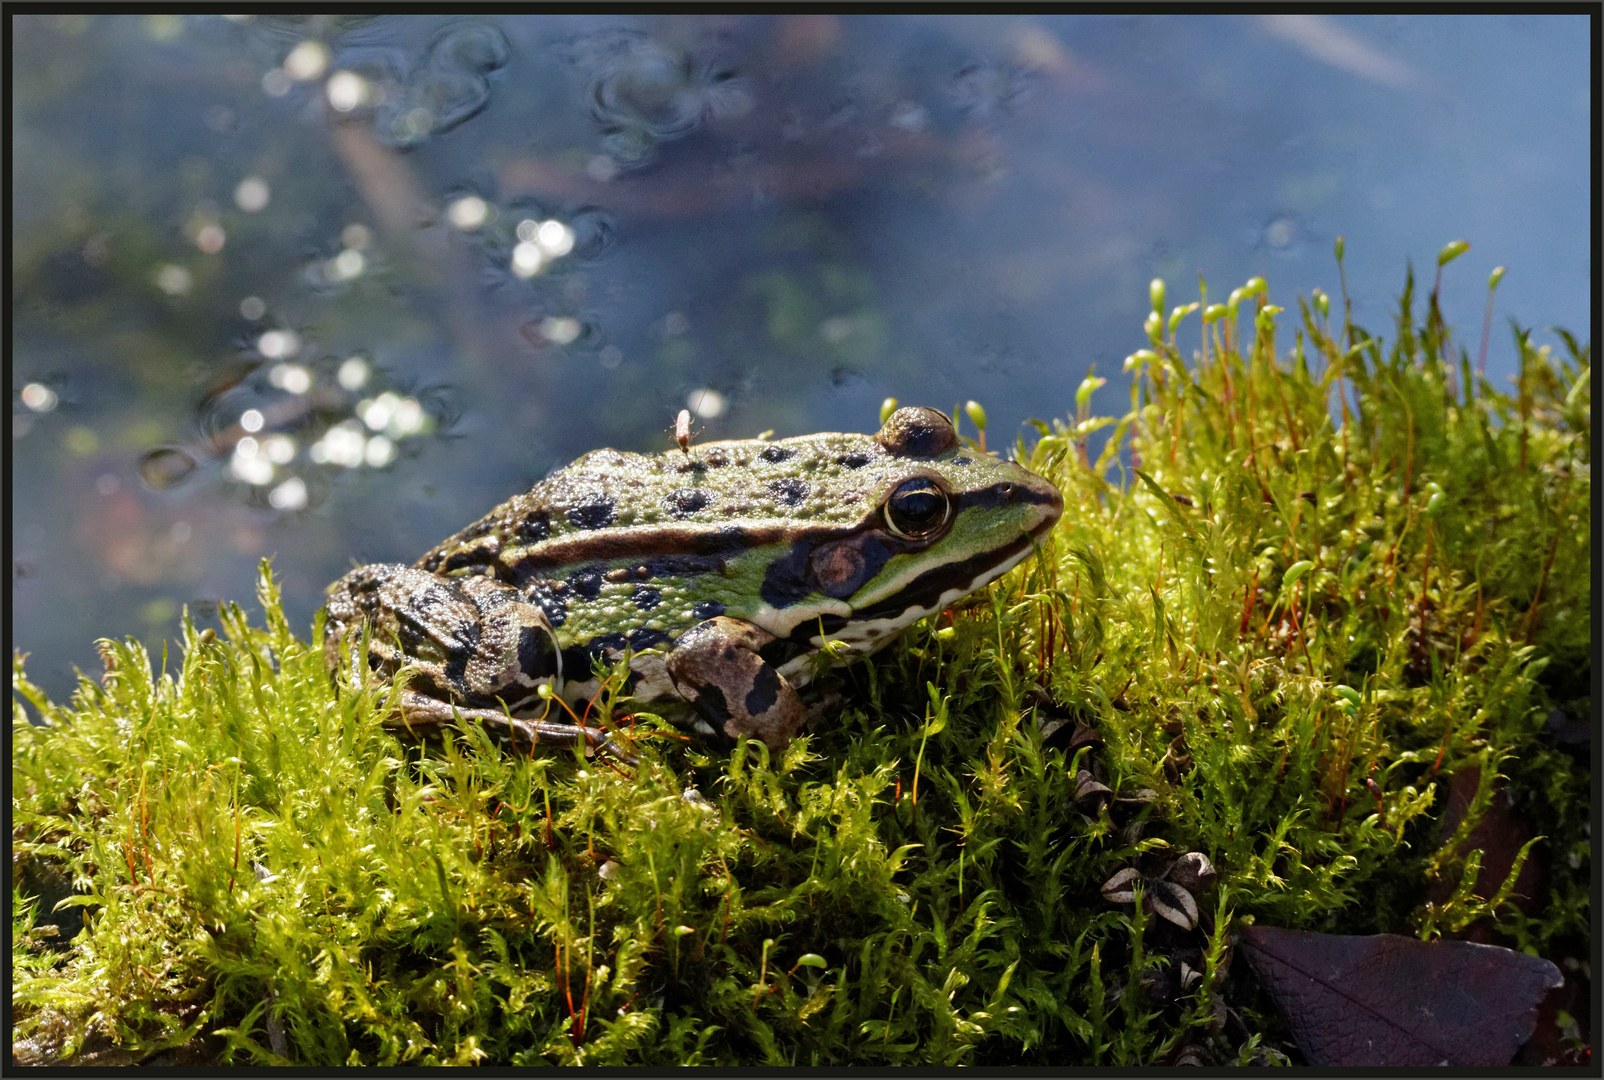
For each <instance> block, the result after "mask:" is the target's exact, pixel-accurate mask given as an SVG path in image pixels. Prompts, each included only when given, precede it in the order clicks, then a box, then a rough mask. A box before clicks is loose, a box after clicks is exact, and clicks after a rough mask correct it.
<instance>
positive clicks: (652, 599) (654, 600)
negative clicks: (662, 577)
mask: <svg viewBox="0 0 1604 1080" xmlns="http://www.w3.org/2000/svg"><path fill="white" fill-rule="evenodd" d="M632 599H633V600H634V601H635V606H636V607H637V608H639V609H640V610H642V611H650V610H652V608H654V607H656V606H657V605H658V604H661V603H662V602H663V594H662V593H661V592H659V591H658V590H656V589H654V588H652V587H651V586H650V585H637V586H635V595H634V596H633V597H632Z"/></svg>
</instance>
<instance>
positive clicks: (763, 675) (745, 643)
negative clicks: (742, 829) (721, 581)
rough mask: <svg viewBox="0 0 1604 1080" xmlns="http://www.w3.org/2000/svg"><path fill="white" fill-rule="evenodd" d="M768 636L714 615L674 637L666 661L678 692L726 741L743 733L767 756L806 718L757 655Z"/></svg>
mask: <svg viewBox="0 0 1604 1080" xmlns="http://www.w3.org/2000/svg"><path fill="white" fill-rule="evenodd" d="M773 640H774V636H773V635H772V634H770V633H768V632H766V631H764V630H761V629H759V628H758V627H756V626H753V625H752V624H751V623H745V622H741V621H740V620H739V619H731V618H728V617H726V616H722V615H721V616H719V617H718V618H715V619H708V620H707V621H706V622H702V623H698V624H697V625H695V626H693V627H691V629H689V630H687V631H686V632H685V633H684V634H682V635H680V638H679V640H678V641H677V642H676V643H675V645H674V648H673V649H672V650H671V651H670V652H669V654H668V658H667V661H666V664H667V668H668V674H669V676H670V677H671V678H672V679H673V680H674V687H675V689H676V690H678V691H679V693H680V696H682V697H683V698H685V700H686V701H689V702H690V703H691V704H692V705H693V706H695V708H696V711H697V712H699V713H701V714H702V716H703V717H704V718H705V719H706V720H707V721H708V722H709V723H711V724H712V725H713V727H714V729H715V730H719V731H723V732H724V734H726V735H728V736H729V737H730V738H732V739H736V738H739V737H741V736H742V735H749V736H751V737H753V738H755V739H759V740H761V741H762V743H763V744H764V745H765V746H767V747H768V748H769V752H770V753H771V754H776V753H779V752H780V751H781V750H783V749H785V747H786V746H787V745H788V744H789V743H790V741H791V736H793V735H795V734H796V732H797V729H798V728H800V727H801V726H802V724H803V722H804V721H806V720H807V718H808V709H807V706H806V705H804V704H802V699H801V698H800V697H799V696H798V695H797V692H796V689H795V688H794V687H793V686H792V685H791V684H790V683H788V682H786V681H785V678H784V676H782V675H781V674H780V673H779V672H778V671H776V670H775V669H774V668H773V666H771V665H770V664H769V663H768V662H767V661H765V660H764V659H763V658H762V657H761V656H759V655H758V650H759V649H761V648H762V647H763V646H764V645H767V644H768V643H769V642H770V641H773Z"/></svg>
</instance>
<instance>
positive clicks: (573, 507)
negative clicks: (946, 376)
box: [324, 406, 1064, 761]
mask: <svg viewBox="0 0 1604 1080" xmlns="http://www.w3.org/2000/svg"><path fill="white" fill-rule="evenodd" d="M676 441H677V442H678V444H679V445H678V447H677V448H676V449H670V450H667V451H663V452H658V453H632V452H624V451H618V450H612V449H602V450H595V451H592V452H590V453H588V454H585V455H584V456H582V457H580V458H578V459H577V460H575V461H574V462H573V463H572V464H570V465H568V466H567V467H565V468H562V469H560V470H558V471H556V472H554V473H552V474H551V475H550V476H548V477H547V478H546V479H544V480H542V481H540V482H538V483H536V484H535V485H534V486H533V487H532V488H530V489H529V490H528V491H526V492H524V493H523V494H521V495H516V496H514V497H513V498H511V499H508V500H507V501H506V502H504V503H502V504H501V505H499V506H497V507H495V508H494V509H492V510H491V511H490V512H489V513H488V514H486V515H485V516H484V517H482V518H480V519H479V520H478V521H477V522H475V523H474V524H472V525H469V526H468V527H467V528H465V529H463V530H461V531H460V532H458V533H457V534H456V535H455V536H452V537H451V538H450V539H448V540H446V541H444V542H443V543H441V544H439V545H437V546H436V547H435V548H433V549H432V550H430V551H429V552H427V553H426V554H424V555H423V556H422V557H421V558H420V559H418V560H417V561H416V562H415V563H413V564H412V565H410V566H405V565H401V564H396V563H377V564H372V565H367V566H361V567H358V568H356V569H353V570H352V571H350V572H349V573H347V574H346V575H344V576H343V577H342V578H340V579H339V580H338V581H337V582H335V583H334V584H333V585H331V586H330V587H329V590H328V596H327V600H326V602H325V605H324V609H325V620H324V627H325V637H324V653H325V662H326V665H327V667H328V670H329V672H330V675H331V677H335V678H337V676H338V673H339V671H340V670H341V668H342V666H350V665H363V664H365V666H366V667H367V668H368V669H369V670H370V671H372V672H375V673H377V674H378V676H379V677H381V678H382V679H386V680H394V679H396V678H397V677H398V676H399V675H401V674H402V671H403V669H406V671H407V678H405V679H404V680H401V681H402V684H403V687H404V688H403V689H402V691H401V693H400V697H399V702H398V704H399V706H400V708H399V711H398V715H397V719H396V720H395V721H394V722H395V723H397V724H398V725H400V726H404V727H405V728H406V729H407V730H409V731H412V732H413V733H415V734H416V733H420V732H421V733H430V732H437V731H440V730H442V729H444V728H446V727H447V726H449V725H453V724H456V725H460V724H461V723H462V722H463V721H464V720H469V721H478V722H479V723H481V724H483V725H484V728H485V730H486V731H488V732H491V733H492V734H494V735H495V736H497V737H498V738H500V739H501V740H503V741H507V742H513V743H518V744H520V745H526V746H531V747H532V746H540V747H546V748H551V749H563V748H569V749H574V748H577V749H579V750H581V751H582V753H583V754H584V755H586V756H587V757H588V756H594V755H596V754H605V755H608V756H611V757H614V758H622V759H624V760H630V761H633V760H635V759H634V758H633V757H632V756H631V755H628V754H627V752H625V751H623V750H622V749H621V748H620V747H619V745H618V743H617V742H615V741H614V736H613V734H612V733H610V732H608V731H604V730H602V729H601V728H600V727H597V726H594V725H592V724H590V723H587V722H585V720H586V719H587V717H586V715H585V714H584V713H583V712H576V711H574V710H579V709H583V708H584V705H585V704H586V703H588V702H590V701H592V700H593V699H594V697H595V696H596V695H597V694H598V692H599V691H600V690H601V688H602V679H603V673H604V672H606V671H608V670H610V669H616V666H617V665H619V664H621V663H624V662H626V661H627V665H628V672H627V675H626V676H625V677H624V683H623V687H622V697H623V698H627V699H628V700H629V701H631V702H632V703H634V704H637V705H640V706H642V707H646V708H651V709H653V710H654V711H658V712H659V713H660V714H662V715H665V716H669V717H674V718H677V719H682V720H683V722H685V723H687V725H688V726H689V727H690V728H692V729H694V730H695V731H697V732H699V733H700V734H701V735H702V736H704V737H708V738H711V739H713V740H715V741H718V742H722V743H725V744H733V743H734V742H736V741H738V740H739V739H740V738H742V737H746V738H749V739H755V740H757V741H759V742H761V743H762V744H763V745H764V746H766V747H767V748H768V750H769V751H770V753H771V754H777V753H779V752H781V751H783V750H784V749H785V748H786V747H787V746H788V745H789V744H790V742H791V741H792V739H793V738H794V737H795V736H796V735H797V733H798V732H799V731H801V730H802V729H803V728H804V727H805V726H811V725H812V724H814V723H816V721H817V719H818V715H819V711H820V708H821V706H820V705H818V704H809V703H808V702H807V701H805V700H804V697H803V692H804V691H805V690H807V689H808V688H809V684H810V683H813V682H814V681H815V680H816V679H818V678H819V677H820V676H821V675H822V674H824V673H826V672H828V671H830V670H831V669H833V668H835V667H837V666H841V665H844V664H848V663H851V662H853V661H856V660H858V659H861V658H862V657H865V656H868V655H870V654H872V653H875V652H877V651H879V650H880V649H882V648H884V647H885V646H886V645H888V644H890V643H891V642H892V641H894V640H896V638H897V637H898V636H899V635H900V634H901V633H902V632H903V631H904V630H906V629H908V628H909V627H910V626H912V625H913V624H915V623H917V622H918V621H919V620H921V619H924V618H926V617H927V616H930V615H932V614H935V613H937V612H940V611H943V610H945V609H947V608H948V607H949V606H951V605H952V604H953V603H955V602H956V601H958V600H959V599H961V598H962V597H965V596H967V595H969V594H970V593H973V592H975V591H977V590H979V589H982V588H984V587H986V586H987V585H988V584H990V583H991V582H992V581H994V580H996V579H997V578H998V577H999V576H1001V575H1002V574H1004V573H1006V572H1007V571H1008V570H1009V569H1011V568H1012V567H1014V566H1016V565H1017V564H1019V563H1020V562H1021V561H1022V560H1024V559H1025V558H1026V557H1028V556H1029V555H1030V554H1031V553H1032V552H1033V551H1035V550H1038V549H1039V547H1040V545H1041V542H1042V541H1043V539H1044V538H1045V537H1046V536H1047V535H1048V534H1049V532H1050V531H1051V530H1052V529H1053V527H1054V526H1055V525H1056V523H1057V522H1058V520H1059V518H1060V516H1061V514H1062V512H1063V505H1064V503H1063V497H1062V495H1061V494H1060V492H1059V491H1058V489H1057V488H1056V487H1055V486H1054V485H1053V484H1051V483H1050V482H1048V481H1047V480H1045V479H1043V478H1042V477H1040V476H1038V475H1036V474H1035V473H1032V472H1030V471H1029V470H1027V469H1026V468H1024V467H1023V466H1022V465H1020V464H1019V463H1017V462H1014V461H1010V460H1006V459H1003V458H999V457H996V456H994V455H991V454H987V453H984V452H982V451H980V450H978V449H975V448H974V447H972V446H969V445H966V444H964V443H963V442H962V441H961V440H960V439H959V437H958V433H957V429H956V428H955V427H954V425H953V422H952V420H951V419H950V418H949V417H948V416H947V415H946V414H945V413H943V412H941V411H940V410H937V409H932V408H925V407H919V406H908V407H903V408H899V409H896V410H895V411H893V412H891V413H890V415H889V416H887V417H886V418H885V419H884V421H883V423H882V425H881V427H880V429H879V430H878V431H877V432H875V433H874V434H872V435H866V434H857V433H842V432H821V433H818V434H813V435H801V436H795V437H791V438H781V439H770V438H767V437H762V438H756V439H730V440H720V441H713V442H707V443H700V444H694V445H693V444H692V443H691V441H690V439H689V438H680V439H677V440H676ZM364 653H365V655H364ZM559 698H560V699H561V700H562V701H563V702H565V703H567V704H568V706H569V709H567V710H563V709H560V708H554V699H559ZM564 717H567V719H564Z"/></svg>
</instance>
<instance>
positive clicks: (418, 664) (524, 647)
mask: <svg viewBox="0 0 1604 1080" xmlns="http://www.w3.org/2000/svg"><path fill="white" fill-rule="evenodd" d="M327 610H328V621H327V624H326V628H325V631H324V642H323V649H324V660H325V662H326V663H327V665H328V668H329V671H330V673H331V674H332V673H334V672H336V671H338V670H339V667H340V661H341V655H340V653H341V642H342V641H343V642H344V643H345V646H344V647H345V648H347V649H349V650H350V655H349V658H348V662H360V661H361V659H362V658H361V657H360V656H359V655H357V650H358V649H359V647H360V646H359V641H360V638H359V636H358V633H357V631H358V628H359V627H361V626H362V625H364V624H365V625H366V626H367V628H368V655H367V666H368V668H369V669H370V670H373V671H376V672H379V673H380V674H382V675H384V676H386V677H388V678H394V677H395V676H396V674H397V673H398V672H400V670H401V669H402V668H403V667H407V668H410V669H412V672H413V675H412V678H411V682H410V684H409V685H411V686H412V688H413V689H415V690H418V691H420V692H421V693H423V694H425V695H427V696H430V697H435V698H439V699H440V700H441V701H443V702H449V703H452V704H456V705H458V706H466V707H469V708H479V707H484V708H494V707H495V706H497V705H498V704H499V703H500V702H503V701H505V702H506V703H507V704H508V705H510V706H511V707H512V708H513V709H514V710H517V709H519V708H521V707H522V706H523V705H524V704H525V703H527V702H532V701H533V700H535V698H536V695H537V693H538V691H539V688H540V684H542V683H546V682H550V681H551V680H552V679H553V678H554V677H555V676H557V675H558V673H559V672H558V664H559V661H558V654H557V642H556V639H555V637H554V636H553V635H552V631H551V623H550V622H549V621H548V620H547V618H546V613H545V612H544V611H542V610H541V609H540V608H539V607H538V606H536V605H534V604H531V603H529V602H528V601H527V600H525V599H524V597H523V594H522V593H520V592H519V591H518V590H517V589H514V588H513V587H512V586H510V585H506V584H504V583H502V582H499V581H496V580H494V579H493V578H488V577H483V576H474V577H463V578H442V577H438V576H436V575H434V574H430V573H427V572H425V571H423V570H418V569H416V568H414V567H410V566H397V565H393V564H375V565H372V566H364V567H361V568H360V569H357V570H353V571H351V572H350V573H349V574H346V575H345V576H344V577H343V578H341V579H340V580H339V581H337V582H335V583H334V585H333V586H332V587H331V588H330V590H329V599H328V605H327Z"/></svg>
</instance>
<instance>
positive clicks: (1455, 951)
mask: <svg viewBox="0 0 1604 1080" xmlns="http://www.w3.org/2000/svg"><path fill="white" fill-rule="evenodd" d="M1241 943H1242V946H1243V948H1244V950H1245V951H1246V953H1247V957H1248V960H1249V962H1250V963H1252V965H1253V970H1254V971H1255V972H1256V973H1257V974H1258V976H1259V980H1260V981H1261V982H1262V983H1263V984H1264V988H1265V989H1266V990H1267V991H1268V992H1269V994H1270V996H1271V997H1272V998H1273V999H1274V1000H1275V1003H1276V1007H1277V1008H1279V1009H1280V1010H1281V1015H1282V1016H1283V1017H1285V1018H1286V1021H1287V1026H1288V1027H1290V1028H1291V1029H1292V1035H1293V1037H1294V1038H1295V1039H1297V1042H1298V1048H1299V1049H1300V1050H1302V1051H1303V1056H1304V1057H1305V1058H1307V1059H1308V1061H1309V1064H1311V1065H1337V1066H1349V1067H1351V1066H1362V1065H1384V1066H1389V1067H1398V1066H1410V1065H1453V1066H1488V1065H1491V1066H1503V1065H1508V1064H1509V1062H1510V1059H1511V1058H1513V1057H1514V1056H1515V1051H1516V1050H1518V1049H1519V1048H1520V1046H1521V1044H1522V1043H1524V1042H1525V1041H1526V1040H1527V1039H1528V1038H1529V1037H1530V1036H1531V1033H1532V1028H1533V1026H1534V1025H1535V1023H1536V1021H1537V1007H1538V1004H1539V1003H1540V1002H1541V1001H1542V999H1543V995H1544V994H1545V993H1547V992H1548V991H1549V990H1552V989H1553V988H1555V987H1557V986H1559V985H1560V983H1561V981H1562V980H1561V977H1560V972H1559V968H1557V967H1555V966H1554V965H1553V964H1551V963H1549V962H1548V961H1547V960H1541V959H1538V958H1537V957H1534V956H1527V955H1526V954H1525V953H1520V952H1515V951H1514V950H1512V949H1500V948H1498V947H1496V946H1492V945H1476V944H1473V943H1471V942H1468V941H1435V942H1424V941H1418V940H1416V939H1414V938H1407V937H1400V936H1398V935H1396V934H1374V935H1368V936H1349V935H1340V934H1317V933H1312V932H1308V931H1302V930H1284V929H1280V928H1277V927H1272V926H1249V927H1247V928H1245V929H1243V930H1242V932H1241Z"/></svg>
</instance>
